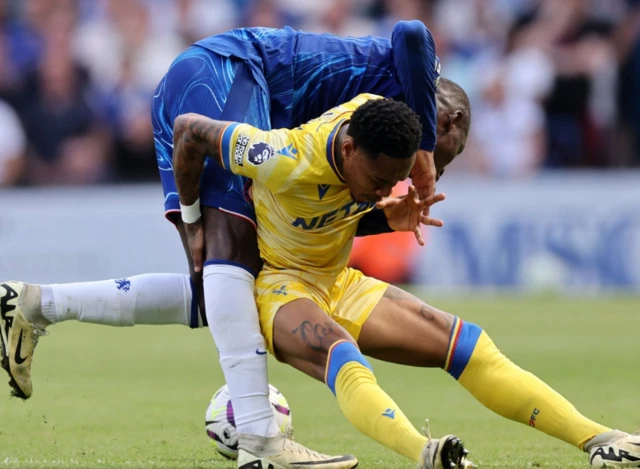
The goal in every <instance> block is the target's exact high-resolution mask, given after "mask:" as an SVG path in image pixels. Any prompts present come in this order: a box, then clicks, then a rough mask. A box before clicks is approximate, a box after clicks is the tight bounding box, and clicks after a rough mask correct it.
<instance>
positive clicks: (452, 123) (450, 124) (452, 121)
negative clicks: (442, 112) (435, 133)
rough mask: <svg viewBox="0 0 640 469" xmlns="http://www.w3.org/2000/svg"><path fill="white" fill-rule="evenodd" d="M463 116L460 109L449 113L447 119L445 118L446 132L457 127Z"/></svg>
mask: <svg viewBox="0 0 640 469" xmlns="http://www.w3.org/2000/svg"><path fill="white" fill-rule="evenodd" d="M463 117H464V114H463V113H462V111H460V110H457V111H454V112H453V113H452V114H449V119H448V120H447V132H451V131H452V130H453V129H455V128H456V127H459V126H460V122H461V121H462V118H463Z"/></svg>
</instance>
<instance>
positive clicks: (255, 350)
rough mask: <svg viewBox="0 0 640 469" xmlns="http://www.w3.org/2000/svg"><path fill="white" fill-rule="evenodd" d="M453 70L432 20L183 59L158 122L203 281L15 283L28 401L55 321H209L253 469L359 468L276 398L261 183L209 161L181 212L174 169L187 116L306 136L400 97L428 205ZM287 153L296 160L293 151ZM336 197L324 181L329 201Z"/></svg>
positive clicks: (258, 41) (6, 327) (3, 291)
mask: <svg viewBox="0 0 640 469" xmlns="http://www.w3.org/2000/svg"><path fill="white" fill-rule="evenodd" d="M439 72H440V65H439V61H438V59H437V57H436V55H435V46H434V41H433V38H432V36H431V33H430V32H429V31H428V29H427V28H426V27H425V26H424V24H423V23H421V22H419V21H410V22H400V23H398V24H397V25H396V27H395V28H394V30H393V34H392V38H391V41H389V40H387V39H383V38H377V37H365V38H353V37H337V36H332V35H324V34H323V35H318V34H307V33H303V32H299V31H295V30H293V29H291V28H284V29H266V28H254V29H238V30H233V31H230V32H228V33H225V34H221V35H216V36H212V37H209V38H207V39H204V40H202V41H199V42H196V43H195V44H194V45H193V46H191V47H190V48H189V49H187V50H186V51H185V52H183V53H182V54H180V55H179V56H178V57H177V58H176V60H175V61H174V62H173V64H172V65H171V67H170V69H169V71H168V73H167V74H166V75H165V77H164V78H163V79H162V81H161V83H160V84H159V86H158V88H157V90H156V93H155V95H154V98H153V112H152V120H153V128H154V138H155V145H156V154H157V159H158V167H159V170H160V176H161V180H162V185H163V190H164V196H165V214H166V216H167V218H168V219H169V220H170V221H172V222H173V223H175V224H176V226H177V229H178V231H179V233H180V236H181V239H182V242H183V246H184V248H185V251H186V253H187V257H188V261H189V268H190V274H191V275H190V276H186V275H179V274H145V275H138V276H134V277H129V278H125V279H117V280H116V279H113V280H105V281H99V282H84V283H73V284H64V285H27V284H25V283H21V282H6V283H4V284H1V285H0V308H1V309H2V311H0V313H2V314H1V316H0V329H1V330H2V333H0V338H1V339H2V344H3V367H4V368H5V369H6V370H7V371H8V373H9V375H10V376H11V382H10V383H11V385H12V387H13V388H14V392H15V394H16V395H18V396H19V397H22V398H28V397H30V395H31V393H32V384H31V363H32V356H33V350H34V347H35V345H36V343H37V339H38V337H39V336H40V335H42V334H44V328H45V327H46V326H48V325H50V324H52V323H56V322H61V321H64V320H69V319H76V320H80V321H85V322H93V323H101V324H111V325H121V326H122V325H134V324H176V323H177V324H186V325H190V326H191V327H201V326H203V325H207V324H208V326H209V328H210V330H211V333H212V335H213V338H214V340H215V343H216V346H217V348H218V351H219V355H220V363H221V365H222V369H223V372H224V375H225V379H226V381H227V384H228V386H229V392H230V395H231V399H232V401H233V404H234V413H235V420H236V425H237V428H238V432H239V434H240V451H241V454H242V452H243V451H244V452H245V453H246V454H245V455H244V457H243V460H244V461H245V462H246V461H249V462H248V463H247V464H249V465H247V466H245V467H260V466H258V465H257V464H258V463H260V464H262V465H263V466H264V467H268V466H269V464H272V465H273V466H274V467H277V468H280V467H282V468H289V467H299V465H300V464H305V465H308V464H312V465H314V466H316V467H323V468H347V467H355V464H357V461H356V460H355V458H353V457H350V456H343V457H330V456H325V455H321V454H319V453H315V452H312V451H310V450H307V449H306V448H304V447H303V446H301V445H298V444H297V443H293V442H291V441H289V440H288V439H287V438H286V437H284V436H283V435H282V434H281V433H280V431H279V430H278V428H277V426H276V424H275V420H274V417H273V413H272V410H271V407H270V404H269V401H268V392H269V389H268V377H267V362H266V351H265V342H264V338H263V337H262V335H261V333H260V326H259V322H258V313H257V309H256V305H255V300H254V296H253V290H254V283H255V276H256V275H257V273H258V272H259V270H260V268H261V260H260V256H259V252H258V247H257V241H256V232H255V213H254V210H253V206H252V204H251V203H250V201H249V199H248V197H247V195H246V190H247V188H248V185H249V183H250V181H248V180H246V179H244V178H241V177H239V176H235V175H232V174H231V173H228V172H226V171H224V170H222V169H221V168H219V167H218V166H217V165H216V164H208V165H207V166H206V168H205V171H204V174H203V177H202V180H201V190H200V198H199V200H198V201H196V203H194V204H193V205H190V206H180V204H179V200H178V194H177V190H176V187H175V181H174V174H173V166H172V150H173V123H174V119H175V118H176V117H177V116H178V115H181V114H185V113H197V114H201V115H205V116H207V117H210V118H212V119H216V120H227V121H238V122H244V123H247V124H251V125H253V126H255V127H257V128H260V129H263V130H269V129H272V128H285V127H286V128H293V127H296V126H299V125H301V124H302V123H304V122H307V121H309V120H311V119H313V118H316V117H318V116H320V115H321V114H322V113H324V112H325V111H327V110H328V109H330V108H332V107H335V106H337V105H339V104H341V103H343V102H347V101H349V100H351V99H352V98H354V97H355V96H357V95H358V94H360V93H364V92H366V93H373V94H377V95H380V96H385V97H391V98H395V99H397V100H401V101H404V102H406V103H407V104H408V105H409V106H410V107H411V108H412V109H413V110H414V111H415V112H416V113H417V114H418V115H419V118H420V123H421V125H422V131H423V138H422V142H421V145H420V148H421V150H420V151H419V152H418V158H417V161H416V164H415V166H414V169H413V171H412V173H411V176H412V179H413V183H414V184H415V186H416V187H417V189H418V193H419V195H420V196H421V197H422V198H426V197H427V196H429V195H432V194H433V193H434V189H435V176H436V175H435V169H434V168H435V166H434V161H433V158H434V156H433V150H434V148H435V144H436V117H437V110H436V89H437V86H438V80H439ZM442 81H443V83H445V82H446V84H447V85H446V86H448V87H449V90H448V91H447V93H449V95H450V96H451V97H452V98H453V99H454V101H456V96H457V100H458V101H461V100H462V101H464V100H465V99H466V96H465V97H464V98H461V96H463V95H464V92H462V91H461V90H459V88H458V87H457V85H455V84H453V83H451V82H449V81H446V80H442ZM466 106H467V111H466V112H465V111H460V110H458V107H459V106H454V107H447V106H445V108H446V109H445V110H444V111H447V115H446V119H444V120H443V124H442V125H443V126H444V128H443V129H438V130H439V133H441V134H442V135H443V138H442V140H443V141H444V144H443V146H444V148H447V150H448V151H444V152H441V155H440V156H439V158H440V159H444V160H450V159H452V158H453V157H455V156H456V155H457V154H458V153H459V152H461V151H462V147H461V146H457V145H456V143H455V142H460V141H462V140H461V139H460V138H454V137H452V136H451V134H452V133H453V130H452V129H454V130H456V131H458V130H459V129H460V127H461V125H462V127H463V128H464V127H466V130H468V121H469V118H470V116H469V112H468V101H467V102H466ZM444 111H443V112H444ZM456 137H457V136H456ZM465 137H466V135H465ZM447 143H451V144H449V145H447ZM281 152H282V156H283V157H287V156H291V155H287V154H286V152H287V149H286V148H285V149H282V150H281ZM448 162H449V161H446V162H445V164H446V163H448ZM445 164H442V165H440V166H441V167H443V166H444V165H445ZM327 189H328V188H326V187H322V186H320V185H319V186H318V188H317V190H318V197H319V198H322V197H323V194H325V193H326V191H327ZM180 214H181V215H180ZM363 221H364V220H363ZM183 222H186V223H194V222H198V223H200V224H201V225H202V229H203V231H204V237H203V238H204V239H203V243H202V249H195V250H194V251H193V252H189V247H188V246H189V243H188V239H187V234H186V232H185V229H184V223H183ZM203 256H204V257H203ZM16 358H19V360H17V359H16ZM254 463H255V464H256V465H255V466H252V465H250V464H254Z"/></svg>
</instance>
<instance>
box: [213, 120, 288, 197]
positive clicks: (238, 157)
mask: <svg viewBox="0 0 640 469" xmlns="http://www.w3.org/2000/svg"><path fill="white" fill-rule="evenodd" d="M292 133H293V131H291V130H287V129H277V130H270V131H264V130H260V129H257V128H255V127H253V126H251V125H248V124H240V123H232V124H229V125H228V126H227V127H226V128H225V129H224V131H223V132H222V138H221V142H220V154H221V160H222V165H223V167H224V169H226V170H229V171H231V172H233V173H234V174H239V175H241V176H246V177H248V178H251V179H253V180H255V181H258V182H260V183H262V184H264V185H265V186H267V187H268V188H269V189H270V190H271V191H273V192H278V190H279V189H280V188H281V187H282V186H283V185H284V184H285V182H286V181H287V180H288V179H289V178H290V177H291V176H292V174H293V173H294V171H295V170H296V168H297V167H298V165H299V158H298V156H299V155H298V151H297V150H296V148H295V145H294V141H293V136H292Z"/></svg>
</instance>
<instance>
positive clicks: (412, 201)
mask: <svg viewBox="0 0 640 469" xmlns="http://www.w3.org/2000/svg"><path fill="white" fill-rule="evenodd" d="M444 199H445V195H444V194H434V195H432V196H429V197H427V198H426V199H425V200H420V197H418V192H417V190H416V188H415V187H414V186H409V191H408V193H407V195H406V196H404V197H388V198H386V199H384V200H381V201H380V202H378V203H377V204H376V207H378V208H381V209H382V210H384V214H385V216H386V217H387V222H388V223H389V226H390V227H391V229H393V230H394V231H411V232H413V233H414V234H415V235H416V240H417V241H418V244H419V245H420V246H424V238H423V237H422V231H420V225H428V226H437V227H442V226H443V225H444V222H443V221H442V220H438V219H435V218H431V217H429V216H427V215H424V213H423V212H424V210H425V209H428V208H429V207H431V206H432V205H433V204H436V203H438V202H441V201H443V200H444Z"/></svg>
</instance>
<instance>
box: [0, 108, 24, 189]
mask: <svg viewBox="0 0 640 469" xmlns="http://www.w3.org/2000/svg"><path fill="white" fill-rule="evenodd" d="M0 142H1V144H0V187H6V186H12V185H14V184H17V183H18V182H19V181H20V177H21V176H22V173H23V169H24V165H25V156H26V149H27V138H26V136H25V134H24V130H23V129H22V124H21V123H20V119H19V118H18V115H17V114H16V112H15V111H14V110H13V108H12V107H11V106H9V105H8V104H7V103H5V102H3V101H0Z"/></svg>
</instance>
